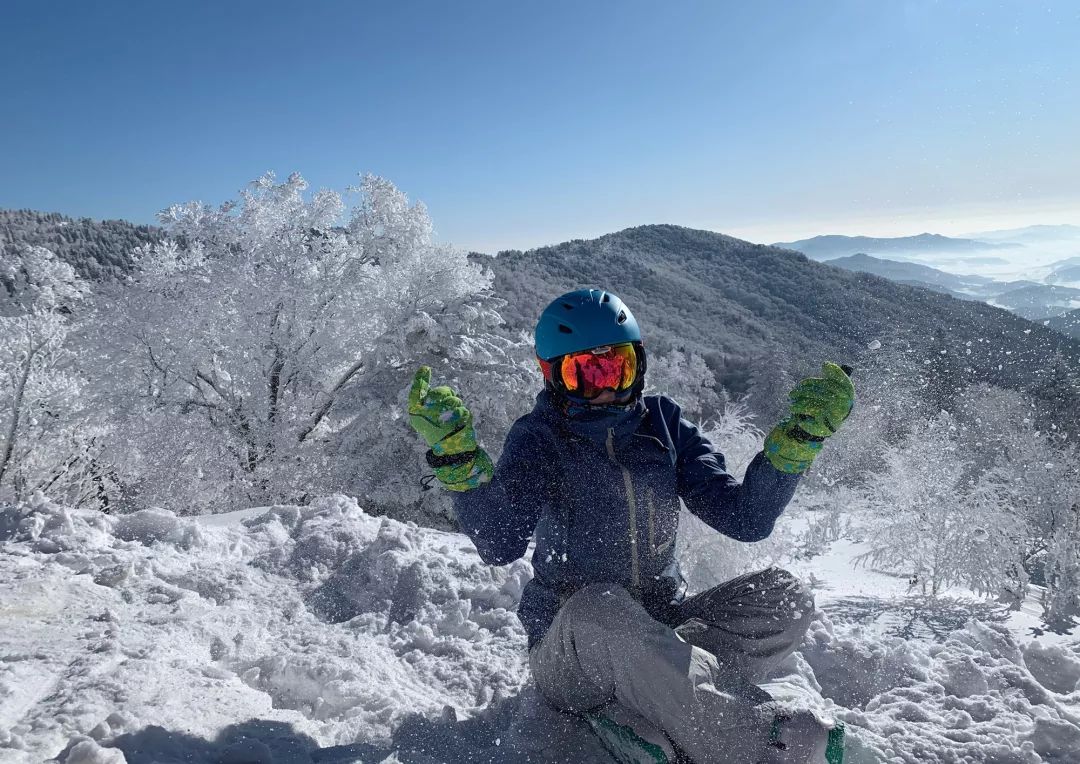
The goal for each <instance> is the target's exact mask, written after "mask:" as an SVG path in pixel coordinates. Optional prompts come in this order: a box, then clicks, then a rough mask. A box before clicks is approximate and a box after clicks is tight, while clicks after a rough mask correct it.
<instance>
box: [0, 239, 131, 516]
mask: <svg viewBox="0 0 1080 764" xmlns="http://www.w3.org/2000/svg"><path fill="white" fill-rule="evenodd" d="M86 292H87V285H86V283H85V282H84V281H83V280H82V279H81V278H79V277H78V276H77V275H76V274H75V271H74V270H73V269H72V267H71V266H70V265H68V264H67V263H64V262H62V261H60V260H59V259H58V258H57V257H56V256H55V255H54V254H53V253H52V252H51V251H50V250H48V249H45V248H44V247H24V248H20V249H17V250H15V251H13V252H9V253H7V256H6V257H5V258H4V261H3V262H2V263H0V500H11V501H24V500H26V499H28V498H29V497H30V496H31V495H32V494H33V493H34V492H35V491H42V492H44V493H46V494H48V495H51V496H53V497H55V498H57V499H58V500H63V501H66V502H67V503H70V504H73V505H83V506H102V505H106V504H107V503H108V495H109V488H110V486H109V485H108V483H109V482H110V471H109V470H108V468H106V467H105V466H104V465H103V464H102V463H101V461H100V460H99V457H98V451H99V448H100V443H99V441H100V436H101V435H102V432H103V431H102V429H101V428H100V427H97V426H94V425H93V424H92V423H91V422H89V421H87V419H86V418H85V417H84V413H85V412H84V411H83V407H82V394H83V386H84V385H83V380H82V379H81V378H80V376H79V374H78V372H77V370H76V368H75V355H74V352H73V351H72V349H71V347H70V346H69V345H70V343H69V335H70V333H71V331H72V315H73V314H72V311H73V309H74V308H75V307H76V306H77V304H78V303H79V302H80V301H81V300H82V299H83V297H84V295H85V294H86Z"/></svg>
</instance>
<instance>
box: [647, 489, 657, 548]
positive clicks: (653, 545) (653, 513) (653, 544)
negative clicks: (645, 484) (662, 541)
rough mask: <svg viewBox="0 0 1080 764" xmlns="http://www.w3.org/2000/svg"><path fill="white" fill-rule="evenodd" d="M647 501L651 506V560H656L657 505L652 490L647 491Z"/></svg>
mask: <svg viewBox="0 0 1080 764" xmlns="http://www.w3.org/2000/svg"><path fill="white" fill-rule="evenodd" d="M645 500H646V501H647V502H648V505H649V559H650V560H652V559H655V558H656V503H655V502H654V501H653V492H652V488H648V489H646V494H645Z"/></svg>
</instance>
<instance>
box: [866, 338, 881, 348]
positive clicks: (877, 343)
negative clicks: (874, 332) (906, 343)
mask: <svg viewBox="0 0 1080 764" xmlns="http://www.w3.org/2000/svg"><path fill="white" fill-rule="evenodd" d="M866 349H867V350H881V340H874V341H873V342H871V343H870V344H869V345H867V346H866Z"/></svg>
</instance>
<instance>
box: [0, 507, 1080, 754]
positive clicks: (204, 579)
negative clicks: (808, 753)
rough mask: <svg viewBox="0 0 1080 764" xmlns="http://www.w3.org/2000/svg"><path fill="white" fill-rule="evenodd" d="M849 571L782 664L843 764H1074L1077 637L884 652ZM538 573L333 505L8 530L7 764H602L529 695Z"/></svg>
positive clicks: (891, 619) (1018, 630) (1, 566)
mask: <svg viewBox="0 0 1080 764" xmlns="http://www.w3.org/2000/svg"><path fill="white" fill-rule="evenodd" d="M792 521H793V522H797V521H798V518H797V517H794V518H793V519H792ZM857 551H858V550H857V549H854V548H852V547H851V545H850V544H848V543H847V542H838V543H836V544H834V546H833V549H832V550H831V551H830V553H829V554H827V555H823V556H821V557H817V558H814V559H813V560H810V561H808V562H804V563H799V564H798V565H796V566H795V569H796V570H797V571H798V572H799V573H800V574H801V575H803V576H807V577H812V580H813V581H814V582H815V586H816V588H817V590H818V598H819V605H820V606H822V607H823V608H824V611H825V612H822V613H821V614H820V615H819V618H818V620H817V621H816V622H815V623H814V625H813V627H812V629H811V632H810V634H809V635H808V638H807V640H806V642H805V643H804V645H803V648H802V650H801V652H799V653H796V655H795V656H792V658H791V659H789V662H788V665H787V666H785V670H787V671H788V672H791V673H793V674H794V675H797V678H798V680H799V681H801V682H803V683H805V684H806V685H809V686H811V687H815V688H820V689H821V691H822V694H823V695H824V696H825V697H826V698H827V699H828V700H827V701H826V702H827V703H828V704H830V706H832V709H831V710H832V712H833V713H834V714H835V715H836V716H838V717H839V718H841V719H843V720H844V721H845V722H846V724H847V727H848V730H849V740H850V743H849V761H851V762H855V763H856V764H862V763H869V762H912V763H914V762H950V763H953V762H956V763H959V762H997V763H998V764H1012V763H1014V762H1015V763H1016V764H1029V763H1030V764H1034V763H1035V762H1043V761H1044V762H1078V761H1080V692H1078V689H1077V683H1078V681H1080V649H1078V648H1077V645H1076V644H1075V641H1074V640H1073V639H1072V638H1070V637H1064V638H1063V637H1056V638H1054V639H1046V638H1043V639H1038V640H1031V639H1027V638H1025V637H1024V633H1025V631H1026V629H1027V627H1028V625H1029V624H1028V621H1025V618H1026V619H1028V620H1030V619H1031V616H1030V614H1024V613H1020V614H1018V615H1015V616H1013V617H1012V618H1011V620H1007V621H1002V622H971V623H968V624H966V625H964V624H963V623H962V619H961V623H960V626H959V628H957V629H955V630H953V631H951V633H948V634H946V635H944V636H939V637H937V638H935V637H934V635H933V634H932V633H931V634H923V633H921V632H920V630H919V629H918V628H913V629H912V630H911V631H912V635H911V637H910V638H908V639H903V638H900V637H897V636H892V635H891V634H892V633H894V632H895V631H896V628H895V626H896V622H897V619H898V618H899V619H901V620H902V619H903V617H904V612H905V611H904V606H903V601H904V597H905V592H904V583H903V582H898V580H897V579H893V578H891V577H887V576H882V575H880V574H875V573H871V572H867V571H863V570H858V571H854V570H853V569H852V568H851V566H850V564H849V560H850V558H851V556H852V555H853V554H854V553H856V552H857ZM529 576H530V568H529V565H528V564H527V563H525V562H524V561H520V562H517V563H515V564H513V565H510V566H507V567H504V568H491V567H488V566H485V565H484V564H483V563H482V562H481V561H480V559H479V557H478V556H477V555H476V553H475V551H474V549H473V547H472V544H471V543H470V542H469V541H468V539H467V538H466V537H464V536H462V535H458V534H453V533H445V532H440V531H435V530H431V529H426V528H419V527H417V526H415V525H411V524H402V523H399V522H396V521H393V520H388V519H383V518H376V517H372V516H370V515H367V514H366V513H364V512H363V511H362V509H361V508H360V507H358V506H357V504H356V503H355V502H354V501H353V500H351V499H347V498H344V497H330V498H326V499H323V500H320V501H318V502H316V503H314V504H313V505H311V506H307V507H274V508H270V509H266V508H261V509H249V510H243V511H239V512H233V513H230V514H227V515H217V516H212V517H203V518H177V517H175V516H174V515H172V514H170V513H168V512H165V511H163V510H144V511H142V512H138V513H135V514H132V515H126V516H119V517H111V516H105V515H101V514H97V513H93V512H86V511H81V510H72V509H69V508H65V507H61V506H57V505H55V504H52V503H49V502H48V501H46V500H44V499H42V500H39V501H38V502H36V503H35V505H34V506H30V507H24V508H21V509H10V508H9V509H3V510H0V624H2V629H0V762H4V764H8V762H11V764H30V763H33V764H39V763H40V762H42V761H47V760H56V761H59V762H66V763H67V764H119V763H121V762H126V763H127V764H142V763H147V762H180V761H182V762H215V763H224V764H229V763H231V764H238V763H239V762H259V763H260V764H269V763H270V762H273V763H274V764H283V763H288V762H295V763H303V764H309V763H312V762H364V763H365V764H374V763H375V762H387V763H393V762H416V763H417V764H434V763H435V762H462V763H464V762H569V761H573V762H607V761H609V759H607V758H606V754H604V753H603V751H601V750H599V749H598V748H597V746H596V745H595V743H594V741H593V740H592V739H591V737H589V735H588V733H587V732H586V730H585V729H584V727H583V726H582V725H581V724H580V723H579V722H578V721H577V720H575V719H573V718H570V717H567V716H564V715H562V714H559V713H557V712H555V711H553V710H551V709H550V708H548V707H546V706H545V705H544V704H543V703H542V702H541V701H540V700H539V699H538V697H537V696H536V694H535V691H534V690H533V689H532V687H531V686H530V684H529V681H528V672H527V665H526V660H525V635H524V632H523V630H522V628H521V626H520V625H519V624H518V622H517V619H516V618H515V616H514V614H513V608H514V605H515V603H516V601H517V599H518V596H519V595H520V593H521V589H522V586H523V585H524V583H525V582H526V581H527V580H528V577H529ZM889 603H897V606H896V608H890V607H889ZM830 612H835V614H836V615H835V616H833V617H830V616H829V615H827V613H830ZM916 620H917V619H916ZM944 622H945V623H948V619H947V618H946V619H945V621H944ZM938 625H939V626H940V623H939V624H938ZM930 626H931V627H933V626H934V622H933V621H932V619H931V622H930ZM931 631H932V629H931Z"/></svg>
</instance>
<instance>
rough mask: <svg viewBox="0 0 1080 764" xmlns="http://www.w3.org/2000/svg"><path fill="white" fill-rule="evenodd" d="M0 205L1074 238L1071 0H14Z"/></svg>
mask: <svg viewBox="0 0 1080 764" xmlns="http://www.w3.org/2000/svg"><path fill="white" fill-rule="evenodd" d="M3 17H4V26H5V28H6V32H5V35H4V37H5V40H4V45H3V46H0V82H2V89H3V90H2V92H3V94H4V95H3V98H0V147H2V148H0V207H30V208H35V209H43V210H55V211H60V212H65V213H68V214H71V215H76V216H81V215H87V216H91V217H122V218H127V219H130V220H135V221H144V222H150V221H152V220H153V219H154V214H155V212H156V211H157V210H159V209H161V208H163V207H165V206H166V205H168V204H170V203H173V202H179V201H186V200H189V199H201V200H203V201H206V202H213V203H217V202H221V201H223V200H225V199H228V198H233V197H235V194H236V191H237V190H238V189H239V188H241V187H242V186H243V185H244V184H245V183H246V182H247V181H249V180H251V179H253V178H255V177H257V176H258V175H260V174H262V173H263V172H265V171H266V170H273V171H275V172H277V173H278V174H279V175H280V176H282V177H284V176H285V175H287V174H288V173H289V172H291V171H293V170H298V171H300V172H301V173H302V174H303V175H304V176H305V177H306V178H307V179H308V180H309V181H310V182H311V184H312V186H313V187H331V188H337V189H344V188H345V187H346V186H348V185H350V184H352V183H354V182H355V180H356V174H357V173H359V172H374V173H378V174H380V175H384V176H386V177H388V178H390V179H391V180H393V181H394V182H395V183H396V184H397V185H398V186H399V187H400V188H402V189H403V190H405V191H406V192H407V193H408V194H409V195H410V196H411V197H413V198H416V199H421V200H423V201H424V202H425V203H427V205H428V207H429V208H430V210H431V213H432V217H433V218H434V220H435V224H436V226H437V228H438V231H439V235H440V237H441V238H442V239H444V240H446V241H450V242H452V243H454V244H456V245H458V246H462V247H467V248H472V249H479V250H484V251H494V250H497V249H502V248H508V247H517V248H524V247H529V246H535V245H539V244H545V243H555V242H558V241H563V240H565V239H569V238H576V237H588V236H593V235H598V234H602V233H605V232H608V231H613V230H618V229H620V228H624V227H626V226H630V225H637V224H642V223H656V222H672V223H679V224H683V225H690V226H695V227H701V228H710V229H713V230H718V231H723V232H725V233H732V234H735V235H741V236H744V237H745V238H750V239H753V240H757V241H775V240H778V239H785V238H796V237H799V236H804V235H813V234H816V233H869V234H878V235H899V234H905V233H917V232H920V231H923V230H934V231H940V232H944V233H958V232H961V231H966V230H978V229H980V228H1000V227H1004V226H1007V225H1022V224H1027V223H1035V222H1045V223H1054V222H1074V223H1080V140H1078V137H1080V45H1078V44H1077V41H1078V40H1080V3H1076V2H1074V1H1073V0H1069V1H1068V2H1049V3H1047V2H1028V1H1024V2H1019V1H1018V2H963V1H950V2H931V1H930V0H917V1H911V2H878V1H876V0H866V1H865V2H854V1H851V0H849V1H846V2H844V1H838V2H769V1H765V2H754V3H746V2H739V3H734V2H732V3H729V2H671V3H661V2H637V1H634V0H627V1H620V2H614V1H611V2H582V1H581V0H578V2H552V1H551V0H544V2H525V1H524V0H523V1H522V2H507V1H506V0H502V1H500V2H464V1H462V2H406V1H401V2H304V3H300V2H292V3H283V2H272V1H268V0H262V1H261V2H246V1H245V2H234V1H231V0H230V1H229V2H213V3H210V2H198V1H193V2H186V3H162V2H134V1H132V2H127V3H120V2H108V1H106V0H96V1H95V2H74V1H71V2H59V1H52V2H41V1H40V0H34V1H33V2H26V1H24V0H6V2H5V4H4V13H3Z"/></svg>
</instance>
